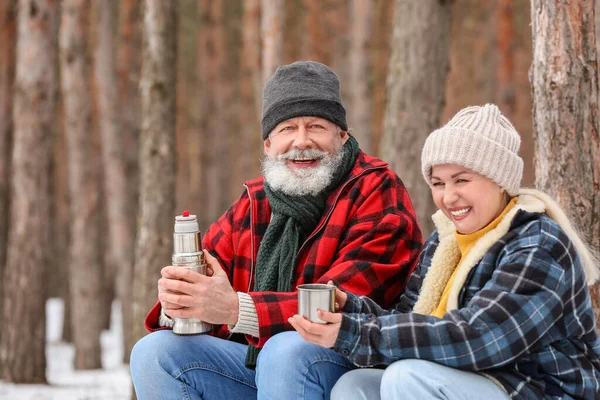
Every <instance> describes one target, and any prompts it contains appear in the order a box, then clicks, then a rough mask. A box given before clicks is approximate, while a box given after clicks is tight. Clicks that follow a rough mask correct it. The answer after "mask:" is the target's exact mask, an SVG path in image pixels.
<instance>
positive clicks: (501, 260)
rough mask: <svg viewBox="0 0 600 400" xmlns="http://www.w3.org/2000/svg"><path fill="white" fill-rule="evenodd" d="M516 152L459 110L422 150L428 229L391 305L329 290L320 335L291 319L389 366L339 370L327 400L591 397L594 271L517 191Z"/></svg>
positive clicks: (503, 124)
mask: <svg viewBox="0 0 600 400" xmlns="http://www.w3.org/2000/svg"><path fill="white" fill-rule="evenodd" d="M519 145H520V138H519V134H518V133H517V131H516V130H515V128H514V127H513V126H512V124H511V123H510V122H509V121H508V120H507V119H506V118H505V117H504V116H503V115H502V114H501V113H500V110H499V109H498V108H497V107H496V106H494V105H491V104H486V105H485V106H482V107H468V108H466V109H464V110H462V111H460V112H459V113H458V114H457V115H456V116H455V117H454V118H452V120H450V122H448V123H447V124H446V125H445V126H444V127H442V128H440V129H438V130H436V131H435V132H433V133H432V134H431V135H429V137H428V138H427V140H426V142H425V146H424V148H423V152H422V158H421V161H422V171H423V176H424V177H425V180H426V181H427V183H428V184H429V185H430V186H431V192H432V195H433V198H434V200H435V203H436V205H437V206H438V207H439V211H438V212H437V213H436V214H434V216H433V220H434V222H435V225H436V228H437V230H436V231H435V232H434V233H433V234H432V235H431V236H430V237H429V239H428V240H427V242H426V243H425V245H424V247H423V250H422V252H421V257H420V258H419V263H418V265H417V268H416V270H415V272H413V274H412V275H411V277H410V280H409V282H408V285H407V287H406V289H405V291H404V293H403V294H402V295H401V296H400V298H399V300H398V302H397V304H398V305H397V306H396V307H395V308H394V309H391V310H384V309H382V308H381V307H379V306H378V305H377V304H375V303H374V302H373V301H371V300H370V299H368V298H366V297H358V296H355V295H353V294H352V293H346V294H344V295H343V294H342V293H341V292H340V291H338V292H337V293H336V302H337V303H338V304H339V305H340V307H341V309H342V313H341V314H335V313H329V312H322V313H321V314H320V315H319V318H321V319H322V320H324V321H327V322H329V323H330V324H329V325H321V324H315V323H312V322H310V321H308V320H305V319H303V318H301V317H300V316H298V315H296V316H294V317H293V318H290V320H289V322H290V323H291V324H292V325H293V326H294V327H295V328H296V330H297V331H298V333H299V334H300V335H301V336H302V337H303V338H304V339H305V340H307V341H309V342H311V343H314V344H318V345H321V346H323V347H332V348H333V350H334V351H336V352H339V353H341V354H343V355H344V356H346V357H347V358H348V359H349V361H351V362H352V363H353V364H354V365H357V366H361V367H366V366H374V365H378V366H387V368H386V369H385V370H382V369H366V368H362V369H358V370H354V371H350V372H348V373H347V374H345V375H344V376H342V378H341V379H340V380H339V381H338V382H337V383H336V385H335V387H334V388H333V391H332V393H331V398H332V399H338V400H352V399H370V400H371V399H378V398H382V399H394V400H395V399H404V398H406V396H405V395H406V393H410V396H411V398H417V399H424V398H427V399H442V398H443V399H462V398H471V397H473V396H475V397H477V398H487V399H490V400H492V399H502V400H505V399H511V398H512V399H516V398H519V399H541V398H558V397H560V398H563V397H568V398H582V399H584V398H585V399H592V398H598V393H600V338H599V337H598V333H597V332H596V328H595V324H594V312H593V309H592V306H591V301H590V295H589V291H588V286H587V284H592V283H594V282H595V281H597V279H598V261H597V260H596V258H595V257H594V255H593V254H592V253H591V252H590V251H589V250H588V248H587V246H586V245H585V244H584V242H583V241H582V240H581V238H579V236H578V235H577V233H576V231H575V229H573V227H572V226H571V223H570V222H569V220H568V218H567V217H566V215H565V212H564V211H563V210H562V209H561V208H560V206H559V205H558V204H557V203H556V202H555V201H554V200H552V199H551V198H550V197H549V196H548V195H546V194H544V193H542V192H539V191H536V190H531V189H520V188H519V185H520V182H521V177H522V171H523V160H521V158H520V157H519V156H518V155H517V153H518V150H519ZM586 282H587V284H586ZM267 346H268V343H267ZM267 346H265V347H267Z"/></svg>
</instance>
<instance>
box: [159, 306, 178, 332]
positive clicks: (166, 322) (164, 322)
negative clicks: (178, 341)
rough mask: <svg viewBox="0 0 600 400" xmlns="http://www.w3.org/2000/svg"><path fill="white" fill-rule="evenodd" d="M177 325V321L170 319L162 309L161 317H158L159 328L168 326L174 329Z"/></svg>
mask: <svg viewBox="0 0 600 400" xmlns="http://www.w3.org/2000/svg"><path fill="white" fill-rule="evenodd" d="M174 324H175V320H174V319H172V318H170V317H169V316H168V315H167V314H165V310H163V309H162V308H161V309H160V315H159V317H158V325H159V326H168V327H169V328H172V327H173V325H174Z"/></svg>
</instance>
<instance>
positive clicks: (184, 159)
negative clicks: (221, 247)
mask: <svg viewBox="0 0 600 400" xmlns="http://www.w3.org/2000/svg"><path fill="white" fill-rule="evenodd" d="M178 12H179V15H178V19H179V26H178V31H177V41H178V44H179V45H178V47H177V122H176V124H177V137H176V138H175V141H176V143H177V149H176V153H177V176H176V182H175V186H176V193H177V195H176V196H175V209H176V210H177V213H181V212H182V211H183V210H189V211H190V212H192V213H195V212H197V211H198V210H197V209H196V208H195V207H196V206H197V205H198V203H197V201H196V199H197V198H198V193H199V190H198V181H199V179H198V177H197V175H198V174H199V173H200V168H199V164H200V146H201V140H200V135H199V129H198V118H197V113H198V107H197V97H198V92H197V90H196V86H197V85H196V69H197V63H196V49H197V48H198V43H197V42H198V1H197V0H183V1H180V2H179V11H178ZM192 176H193V177H194V180H192ZM192 196H194V197H192Z"/></svg>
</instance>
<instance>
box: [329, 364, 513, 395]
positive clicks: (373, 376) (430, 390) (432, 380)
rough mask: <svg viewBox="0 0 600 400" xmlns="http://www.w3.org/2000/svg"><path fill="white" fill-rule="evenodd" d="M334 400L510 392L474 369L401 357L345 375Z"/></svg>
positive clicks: (337, 387) (337, 388)
mask: <svg viewBox="0 0 600 400" xmlns="http://www.w3.org/2000/svg"><path fill="white" fill-rule="evenodd" d="M331 398H332V400H379V399H381V400H401V399H419V400H421V399H423V400H426V399H444V400H471V399H472V400H479V399H486V400H507V399H509V397H508V394H506V393H505V392H504V390H502V389H501V388H500V387H499V386H497V385H496V384H495V383H494V382H492V381H490V380H489V379H487V378H485V377H483V376H481V375H479V374H476V373H474V372H466V371H461V370H458V369H454V368H449V367H446V366H443V365H440V364H436V363H434V362H431V361H424V360H412V359H411V360H400V361H396V362H395V363H393V364H390V366H388V367H387V368H386V369H385V370H383V369H372V368H365V369H359V370H355V371H351V372H349V373H347V374H345V375H344V376H342V377H341V378H340V379H339V380H338V381H337V383H336V385H335V387H334V388H333V391H332V393H331Z"/></svg>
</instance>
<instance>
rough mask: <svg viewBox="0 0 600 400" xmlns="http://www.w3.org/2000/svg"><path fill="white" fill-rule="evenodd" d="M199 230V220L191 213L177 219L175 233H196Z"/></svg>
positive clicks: (185, 212)
mask: <svg viewBox="0 0 600 400" xmlns="http://www.w3.org/2000/svg"><path fill="white" fill-rule="evenodd" d="M199 230H200V229H199V228H198V219H196V216H195V215H194V214H190V212H189V211H184V212H183V214H181V215H178V216H176V217H175V233H194V232H198V231H199Z"/></svg>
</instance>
